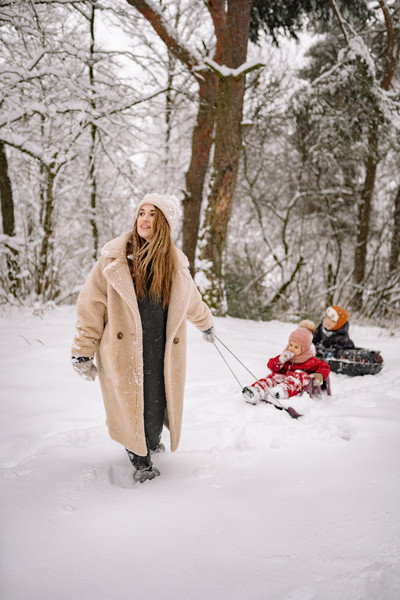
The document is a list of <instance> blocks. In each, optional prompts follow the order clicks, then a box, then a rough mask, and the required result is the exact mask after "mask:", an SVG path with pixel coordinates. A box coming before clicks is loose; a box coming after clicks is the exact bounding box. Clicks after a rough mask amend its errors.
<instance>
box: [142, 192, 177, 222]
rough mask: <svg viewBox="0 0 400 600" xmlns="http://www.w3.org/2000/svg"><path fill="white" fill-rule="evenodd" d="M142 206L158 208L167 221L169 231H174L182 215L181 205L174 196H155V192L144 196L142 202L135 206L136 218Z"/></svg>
mask: <svg viewBox="0 0 400 600" xmlns="http://www.w3.org/2000/svg"><path fill="white" fill-rule="evenodd" d="M144 204H153V206H156V207H157V208H159V209H160V210H161V212H162V213H163V215H164V217H165V218H166V219H167V221H168V224H169V226H170V229H171V231H173V230H174V229H175V227H176V226H177V224H178V221H179V219H180V218H181V215H182V209H181V205H180V202H179V200H178V198H177V197H176V196H170V195H169V194H157V193H155V192H154V193H152V194H146V195H145V197H144V198H143V200H141V201H140V202H139V204H138V205H137V208H136V216H137V215H138V213H139V210H140V208H141V207H142V206H143V205H144Z"/></svg>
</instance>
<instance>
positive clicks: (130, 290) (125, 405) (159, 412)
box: [72, 194, 215, 482]
mask: <svg viewBox="0 0 400 600" xmlns="http://www.w3.org/2000/svg"><path fill="white" fill-rule="evenodd" d="M179 217H180V206H179V203H178V200H177V198H176V197H175V196H167V195H162V194H147V195H146V196H145V197H144V198H143V200H142V201H141V202H140V203H139V205H138V207H137V213H136V220H135V223H134V227H133V231H130V232H128V233H125V234H123V235H121V236H120V237H118V238H116V239H114V240H112V241H110V242H108V243H107V244H106V245H105V246H104V248H103V250H102V253H101V257H100V259H99V260H98V261H97V263H96V264H95V265H94V267H93V269H92V271H91V272H90V274H89V276H88V278H87V280H86V282H85V284H84V287H83V289H82V291H81V293H80V294H79V297H78V302H77V327H76V335H75V338H74V342H73V346H72V364H73V367H74V369H75V370H76V371H77V372H78V373H79V374H80V375H81V376H82V377H84V378H85V379H89V380H94V379H95V377H96V375H97V373H98V374H99V379H100V384H101V389H102V393H103V400H104V405H105V410H106V416H107V426H108V430H109V434H110V436H111V438H112V439H114V440H116V441H117V442H119V443H121V444H123V445H124V446H125V448H126V450H127V453H128V456H129V459H130V461H131V463H132V465H133V466H134V467H135V472H134V479H135V480H136V481H139V482H143V481H146V480H148V479H153V478H154V477H156V476H157V475H159V474H160V472H159V471H158V469H156V468H155V467H154V466H153V463H152V460H151V454H152V453H153V452H157V451H159V450H160V449H163V446H162V444H160V439H161V433H162V428H163V424H164V423H165V425H166V426H167V427H168V429H169V432H170V440H171V450H172V451H174V450H176V449H177V447H178V444H179V439H180V432H181V425H182V409H183V392H184V385H185V370H186V320H187V319H188V320H189V321H191V322H192V323H193V324H194V325H195V326H196V327H197V328H198V329H200V330H201V331H202V332H203V335H204V337H205V339H206V340H207V341H209V342H214V339H215V338H214V327H213V318H212V315H211V312H210V310H209V308H208V307H207V305H206V304H205V303H204V302H203V301H202V299H201V295H200V293H199V291H198V290H197V288H196V286H195V284H194V281H193V279H192V277H191V275H190V273H189V268H188V267H189V263H188V260H187V258H186V256H185V255H184V254H183V253H182V252H181V251H180V250H178V249H177V248H176V247H175V245H174V244H173V243H172V241H171V231H173V229H174V228H175V227H176V225H177V222H178V219H179ZM95 355H96V363H97V367H96V366H95V365H94V363H93V358H94V356H95Z"/></svg>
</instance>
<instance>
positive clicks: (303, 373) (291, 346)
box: [242, 321, 330, 404]
mask: <svg viewBox="0 0 400 600" xmlns="http://www.w3.org/2000/svg"><path fill="white" fill-rule="evenodd" d="M314 331H315V323H313V322H312V321H301V323H300V324H299V326H298V328H297V329H296V330H295V331H293V332H292V333H291V334H290V336H289V343H288V345H287V346H286V348H284V350H283V351H282V352H281V354H279V355H278V356H275V357H274V358H270V360H269V361H268V368H269V369H270V370H271V371H272V373H271V374H269V375H266V377H264V378H263V379H259V380H258V381H256V382H254V383H252V384H251V386H247V387H245V388H243V390H242V395H243V398H244V400H245V401H246V402H249V403H250V404H258V403H259V402H260V400H267V399H268V395H269V394H272V395H273V396H274V397H275V398H279V399H286V398H291V397H292V396H296V395H297V394H298V393H299V392H301V390H302V389H303V388H304V387H305V386H306V385H307V384H308V382H309V381H310V377H313V378H314V381H315V382H316V383H317V384H319V385H321V384H322V382H323V381H324V379H326V378H327V377H328V375H329V373H330V367H329V365H328V363H326V362H324V361H323V360H319V359H318V358H315V348H314V345H313V343H312V337H313V332H314ZM267 390H268V391H267Z"/></svg>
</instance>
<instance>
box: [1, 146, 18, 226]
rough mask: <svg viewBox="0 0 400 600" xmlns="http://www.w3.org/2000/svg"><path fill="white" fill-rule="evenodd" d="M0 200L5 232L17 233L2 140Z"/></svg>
mask: <svg viewBox="0 0 400 600" xmlns="http://www.w3.org/2000/svg"><path fill="white" fill-rule="evenodd" d="M0 201H1V216H2V219H3V233H4V234H5V235H10V236H13V235H15V219H14V201H13V194H12V187H11V180H10V178H9V176H8V162H7V155H6V150H5V148H4V144H3V142H0Z"/></svg>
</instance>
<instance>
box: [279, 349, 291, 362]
mask: <svg viewBox="0 0 400 600" xmlns="http://www.w3.org/2000/svg"><path fill="white" fill-rule="evenodd" d="M293 356H294V354H293V352H290V350H284V351H283V352H282V354H281V355H280V357H279V362H280V363H281V365H283V364H284V363H285V362H287V361H288V360H290V359H291V358H293Z"/></svg>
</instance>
